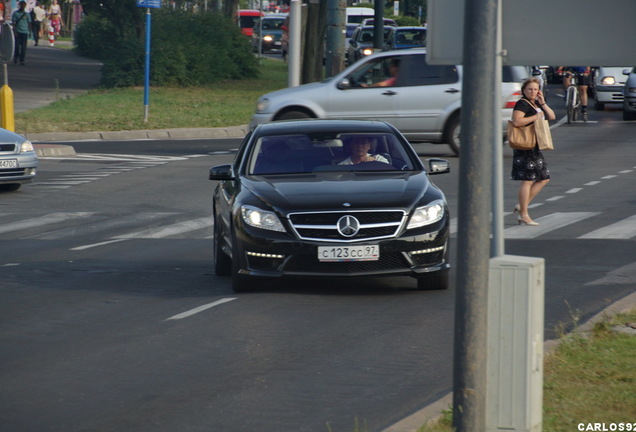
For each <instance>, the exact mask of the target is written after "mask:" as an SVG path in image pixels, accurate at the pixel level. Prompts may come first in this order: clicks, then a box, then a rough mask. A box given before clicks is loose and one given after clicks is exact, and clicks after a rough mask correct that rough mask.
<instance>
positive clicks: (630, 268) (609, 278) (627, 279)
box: [585, 262, 636, 286]
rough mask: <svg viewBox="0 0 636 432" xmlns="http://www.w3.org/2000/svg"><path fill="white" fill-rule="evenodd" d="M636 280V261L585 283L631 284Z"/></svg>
mask: <svg viewBox="0 0 636 432" xmlns="http://www.w3.org/2000/svg"><path fill="white" fill-rule="evenodd" d="M634 280H636V262H634V263H631V264H627V265H625V266H623V267H620V268H617V269H615V270H612V271H611V272H609V273H607V274H606V275H605V276H603V277H602V278H600V279H596V280H594V281H591V282H588V283H586V284H585V285H586V286H588V285H631V284H633V283H634Z"/></svg>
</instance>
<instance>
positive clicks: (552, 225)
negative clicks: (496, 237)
mask: <svg viewBox="0 0 636 432" xmlns="http://www.w3.org/2000/svg"><path fill="white" fill-rule="evenodd" d="M598 214H600V213H598V212H571V213H552V214H549V215H546V216H543V217H540V218H538V219H535V221H536V222H539V224H540V225H539V226H526V225H518V226H514V227H511V228H506V229H505V230H504V237H505V238H507V239H531V238H536V237H539V236H540V235H543V234H546V233H548V232H550V231H554V230H557V229H559V228H563V227H565V226H568V225H572V224H574V223H577V222H580V221H582V220H584V219H587V218H590V217H592V216H596V215H598Z"/></svg>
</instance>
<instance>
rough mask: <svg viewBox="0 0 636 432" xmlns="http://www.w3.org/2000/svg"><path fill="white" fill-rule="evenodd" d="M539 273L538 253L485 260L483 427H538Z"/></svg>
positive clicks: (524, 431) (526, 431) (535, 431)
mask: <svg viewBox="0 0 636 432" xmlns="http://www.w3.org/2000/svg"><path fill="white" fill-rule="evenodd" d="M544 277H545V265H544V260H543V258H531V257H522V256H513V255H503V256H500V257H496V258H492V259H491V260H490V275H489V287H488V361H487V373H488V376H487V384H486V431H487V432H495V431H516V432H530V431H532V432H540V431H541V429H542V421H543V420H542V419H543V415H542V408H543V337H544V334H543V333H544V330H543V328H544V322H543V317H544Z"/></svg>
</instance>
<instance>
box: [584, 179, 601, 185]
mask: <svg viewBox="0 0 636 432" xmlns="http://www.w3.org/2000/svg"><path fill="white" fill-rule="evenodd" d="M599 183H602V182H600V181H597V180H595V181H591V182H587V183H585V184H584V185H583V186H596V185H597V184H599Z"/></svg>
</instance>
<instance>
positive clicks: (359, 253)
mask: <svg viewBox="0 0 636 432" xmlns="http://www.w3.org/2000/svg"><path fill="white" fill-rule="evenodd" d="M449 171H450V167H449V164H448V162H447V161H446V160H443V159H430V160H428V170H427V169H425V167H424V166H423V164H422V162H421V161H420V159H419V158H418V156H417V154H416V153H415V151H414V150H413V148H412V147H411V145H410V144H409V142H408V141H407V140H406V139H405V138H404V137H403V136H402V135H401V134H400V132H398V130H397V129H396V128H395V127H393V126H391V125H389V124H387V123H384V122H375V121H348V120H302V121H286V122H274V123H269V124H263V125H260V126H258V127H257V128H256V129H255V130H254V131H252V132H251V133H250V134H249V135H248V136H246V137H245V139H244V141H243V143H242V144H241V147H240V149H239V151H238V153H237V155H236V159H235V161H234V163H233V164H230V165H220V166H215V167H213V168H211V169H210V180H218V181H219V182H218V184H217V186H216V188H215V190H214V196H213V212H214V266H215V271H216V274H218V275H230V274H231V275H232V285H233V288H234V290H235V291H237V292H240V291H247V290H251V289H257V288H258V287H259V284H258V283H257V279H258V278H280V277H284V278H291V277H310V278H317V277H324V278H348V277H367V276H405V275H406V276H412V277H414V278H416V279H417V287H418V288H419V289H446V288H447V287H448V270H449V267H450V264H449V262H448V257H449V251H448V243H449V221H450V217H449V214H448V206H447V204H446V200H445V197H444V194H443V192H442V191H441V190H440V189H439V188H437V187H436V186H435V185H434V184H433V183H432V182H431V181H430V180H429V175H433V174H440V173H446V172H449Z"/></svg>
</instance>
